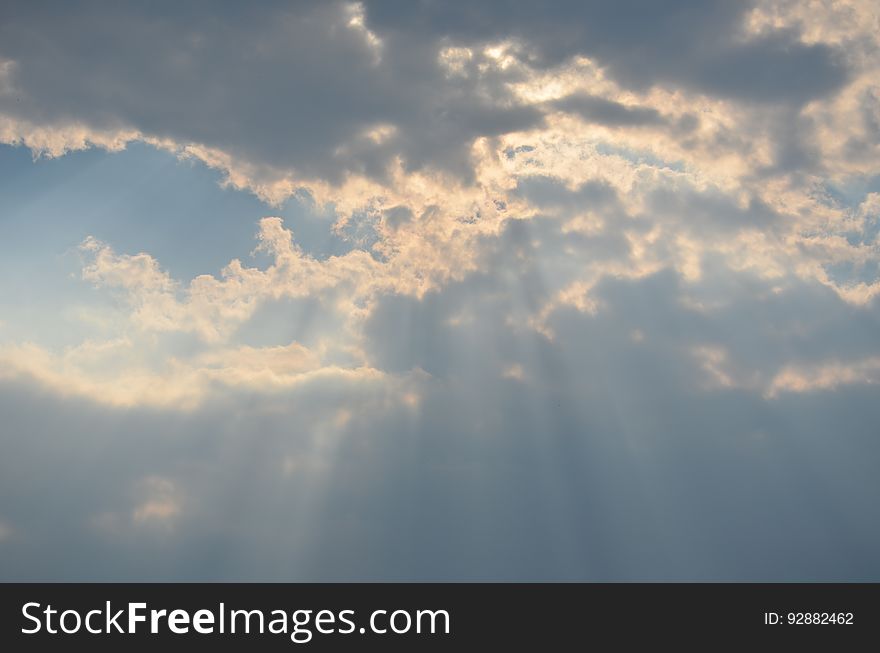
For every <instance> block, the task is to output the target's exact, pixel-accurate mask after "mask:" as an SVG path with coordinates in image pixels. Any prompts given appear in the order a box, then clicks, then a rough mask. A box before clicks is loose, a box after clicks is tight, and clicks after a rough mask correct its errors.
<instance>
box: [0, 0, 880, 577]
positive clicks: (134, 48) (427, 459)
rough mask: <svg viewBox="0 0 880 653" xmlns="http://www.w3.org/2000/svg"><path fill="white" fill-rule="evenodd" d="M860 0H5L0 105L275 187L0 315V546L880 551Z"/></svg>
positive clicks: (87, 248)
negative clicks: (43, 329) (74, 302)
mask: <svg viewBox="0 0 880 653" xmlns="http://www.w3.org/2000/svg"><path fill="white" fill-rule="evenodd" d="M866 7H867V9H866ZM869 10H870V4H867V5H863V4H860V3H837V4H835V5H833V6H832V5H826V4H825V3H819V4H815V3H812V4H811V5H810V7H808V8H806V9H805V8H803V7H800V6H799V5H798V4H797V3H794V4H792V3H787V2H760V3H758V2H755V3H730V2H720V1H719V2H708V3H707V2H699V3H697V2H691V1H689V0H688V1H681V2H672V3H662V4H661V3H654V2H637V1H632V2H629V1H628V2H624V3H622V4H620V3H618V4H615V5H613V6H612V5H610V4H609V3H599V2H556V3H549V4H547V3H542V4H538V3H526V2H519V1H518V0H517V1H514V0H511V1H509V2H502V3H470V4H468V5H453V4H449V3H436V2H427V3H386V2H382V3H373V2H364V3H360V4H353V3H341V2H324V3H312V2H306V3H298V4H295V5H289V4H282V3H277V4H275V3H268V4H261V5H259V6H246V7H245V6H238V5H236V6H231V5H224V6H223V8H222V10H220V9H217V8H216V6H215V5H213V4H212V5H211V6H210V7H209V6H208V5H200V4H195V5H189V6H187V7H176V8H170V7H162V8H155V7H152V8H151V7H144V6H141V5H134V4H115V5H113V6H112V7H100V8H98V7H97V6H92V5H86V6H83V7H72V6H70V5H67V4H64V5H59V6H58V7H57V8H55V9H53V11H45V10H41V11H35V10H34V9H33V8H32V6H31V4H25V3H22V4H11V3H6V4H4V6H3V8H2V9H0V12H2V13H0V26H2V27H0V141H3V142H5V143H10V144H14V145H23V146H25V147H28V148H30V149H31V150H32V152H33V153H34V155H35V156H36V157H37V158H39V157H44V158H46V157H59V156H62V155H64V154H65V153H66V152H68V151H71V150H81V149H87V148H91V147H96V148H102V149H104V150H107V151H108V153H105V154H104V156H105V157H108V158H107V159H106V160H107V161H110V162H113V161H118V160H120V159H113V158H112V157H113V156H114V155H113V154H111V153H112V152H116V151H119V150H121V149H124V148H125V147H126V145H127V144H128V143H130V142H132V141H142V142H144V143H146V144H148V145H149V146H150V147H151V148H153V149H155V150H159V151H160V152H161V153H163V154H162V155H161V156H165V157H167V159H168V160H169V162H172V161H173V158H174V157H177V159H182V160H189V161H195V162H196V163H197V167H198V165H202V164H204V165H206V166H208V167H211V168H214V169H218V170H220V171H221V172H222V179H223V183H224V184H225V185H226V186H227V187H228V188H230V189H231V190H230V191H229V193H230V194H231V195H230V196H235V195H234V193H235V192H236V191H240V190H245V191H248V192H251V193H254V194H255V195H257V197H259V198H260V199H261V200H263V201H264V202H265V203H267V204H272V206H271V208H270V207H268V206H266V207H262V206H261V207H260V208H259V211H260V212H258V213H254V214H253V215H249V216H247V218H246V219H248V220H253V221H255V232H256V236H255V239H254V241H252V242H250V243H246V242H242V243H240V244H239V247H238V250H237V251H236V252H233V253H232V254H226V253H224V254H223V255H222V258H220V259H218V258H217V257H213V258H211V260H212V261H222V262H224V263H225V265H223V266H222V267H221V266H220V264H219V263H218V264H217V267H216V268H215V269H204V270H202V269H200V270H198V271H197V273H196V274H190V273H189V272H187V273H184V274H181V273H180V271H179V270H180V269H181V267H183V266H181V265H179V264H180V262H181V260H183V259H186V260H187V261H190V259H192V258H194V257H192V256H190V254H192V252H193V251H194V250H195V249H196V248H202V247H209V246H210V243H211V242H212V241H211V238H210V236H211V231H210V230H211V228H212V227H211V221H210V218H211V217H212V216H211V215H207V216H204V215H203V216H200V222H199V227H198V228H193V229H192V230H190V231H188V232H187V234H188V235H187V237H186V238H184V239H182V241H183V242H181V243H180V245H179V247H177V248H170V249H167V250H163V252H160V253H157V252H156V251H155V248H153V247H150V246H148V245H143V246H141V245H140V244H139V243H135V244H132V240H134V239H133V238H129V239H127V240H126V239H125V238H121V237H120V235H119V231H117V232H116V233H115V234H114V233H113V232H112V230H105V231H109V232H110V233H109V235H104V234H99V233H96V232H95V231H92V232H91V233H92V235H91V236H89V237H86V238H85V239H84V240H82V241H81V242H80V243H79V247H78V248H76V246H77V242H76V241H73V242H70V243H68V244H67V245H66V246H69V247H71V248H72V250H71V251H75V253H76V255H77V256H78V257H79V261H80V266H79V268H78V269H77V270H76V271H75V274H74V275H73V277H74V278H73V279H72V280H70V284H69V286H68V287H66V288H68V290H69V289H70V288H74V287H75V288H76V289H77V293H80V292H81V293H82V301H81V304H80V305H78V306H77V310H75V311H62V310H61V309H60V308H58V307H57V306H56V303H57V302H56V303H53V302H55V300H56V299H57V298H55V299H53V298H51V297H47V296H42V295H41V296H37V295H36V294H35V295H34V297H33V302H34V303H35V304H39V305H41V306H42V307H43V308H44V313H43V314H48V315H53V316H57V319H58V325H57V329H56V330H57V331H59V332H60V331H62V330H63V329H67V328H68V327H75V328H71V329H70V334H71V335H70V337H69V338H67V339H66V340H65V341H63V342H57V341H51V339H47V338H45V337H41V335H40V333H38V332H36V331H35V332H34V335H32V336H28V337H27V338H26V337H25V336H22V334H24V333H28V331H27V326H28V325H27V324H22V325H21V326H20V327H19V328H18V330H17V331H14V332H11V331H10V332H9V333H13V335H6V334H7V331H6V324H5V323H6V322H7V321H9V320H7V319H6V318H5V317H4V325H3V328H4V331H3V333H2V334H0V335H2V336H3V340H2V341H0V388H2V390H0V412H2V414H3V415H4V421H5V423H6V425H7V428H4V429H3V430H0V446H2V450H3V451H4V452H13V454H14V455H8V456H2V457H0V497H2V498H0V516H2V522H0V539H2V540H3V542H2V546H3V547H4V559H5V560H11V561H14V564H13V565H4V566H3V567H2V568H0V576H2V577H3V578H8V579H13V578H25V579H49V578H51V579H60V578H63V579H72V578H80V579H99V578H100V579H104V578H112V579H124V580H131V579H153V580H156V579H160V578H171V579H178V580H182V579H187V580H189V579H212V580H218V579H237V580H241V579H249V580H256V579H274V580H278V579H292V580H315V579H321V580H330V579H349V580H353V579H358V580H360V579H364V580H366V579H371V580H392V579H405V580H413V579H426V580H427V579H431V580H450V579H467V580H477V579H494V580H548V579H565V580H573V579H580V580H634V579H636V580H659V579H666V580H685V579H688V580H710V579H711V580H812V579H815V580H865V579H870V578H875V577H877V575H878V573H880V569H878V566H877V562H876V555H873V552H874V551H875V550H876V547H877V545H878V544H880V531H878V529H877V527H876V525H875V523H874V522H872V521H871V520H870V519H867V518H866V515H869V514H871V509H872V506H871V505H870V498H871V497H874V496H876V494H877V490H878V487H877V480H876V474H875V473H874V470H873V469H872V468H871V466H870V464H869V463H870V461H871V460H873V459H875V457H876V456H875V454H876V453H877V443H876V438H875V437H873V436H874V433H873V431H872V430H871V427H872V425H873V424H875V423H876V421H877V417H878V415H877V402H876V401H874V400H873V396H872V394H871V393H872V392H873V391H875V388H874V386H875V385H876V382H877V368H878V366H877V360H878V358H880V350H878V340H877V337H876V333H877V327H878V323H880V267H878V260H880V250H878V248H880V242H878V240H877V224H878V201H877V198H878V194H877V192H876V191H877V190H878V189H877V187H876V186H877V184H876V169H877V165H878V162H880V149H878V139H877V138H876V131H877V130H876V127H877V120H875V118H876V117H877V116H876V115H875V114H876V111H875V109H876V102H875V101H874V100H876V98H877V97H880V96H878V94H877V89H876V79H877V77H876V74H877V71H878V70H880V57H878V54H877V53H878V52H880V50H878V49H877V48H876V33H874V32H872V31H871V30H870V29H869V28H868V27H866V25H867V23H869V21H867V19H866V16H867V15H869V14H870V11H869ZM206 12H208V13H210V15H211V19H210V20H206V18H205V13H206ZM866 12H867V13H866ZM230 44H235V45H234V47H232V46H231V45H230ZM199 162H200V163H199ZM45 163H46V162H45V161H39V160H38V161H36V163H35V165H43V164H45ZM170 164H171V165H178V166H179V167H178V168H174V170H177V171H179V172H178V174H180V175H181V176H184V175H185V174H186V173H185V172H183V171H184V170H191V169H192V167H191V166H184V165H180V163H179V162H178V163H177V164H173V163H170ZM7 183H12V182H7ZM70 183H75V181H73V182H70ZM150 183H153V182H152V181H151V180H149V179H145V180H144V184H150ZM155 192H156V193H161V192H162V188H160V187H157V188H156V189H155ZM194 192H195V191H194ZM62 195H63V194H62ZM200 199H201V197H200V196H198V195H194V197H193V198H192V205H193V206H196V207H198V206H200ZM114 206H115V205H114ZM151 206H152V205H151ZM187 206H189V205H187ZM291 206H294V207H295V208H296V210H295V211H290V210H288V209H289V208H290V207H291ZM119 207H120V210H122V211H125V210H126V207H125V205H124V202H120V203H119ZM263 209H265V210H263ZM17 210H18V209H16V206H15V205H12V206H11V209H10V212H9V214H10V216H12V217H10V224H12V223H13V221H14V220H16V219H22V217H21V216H22V215H28V216H30V217H29V219H33V220H37V221H38V222H37V224H38V226H39V227H40V228H41V229H43V230H49V229H51V228H52V227H51V225H52V224H53V220H55V221H57V220H61V219H64V220H68V219H69V220H72V221H75V220H78V219H81V216H80V215H78V214H75V212H71V215H63V216H54V217H53V218H51V219H50V218H49V217H47V216H45V215H44V214H45V211H44V210H42V209H41V210H40V211H36V212H32V213H28V214H22V213H19V212H16V211H17ZM193 210H198V209H197V208H196V209H193ZM62 212H63V211H62ZM81 212H82V211H80V213H81ZM282 215H284V216H285V217H284V218H282V217H280V216H282ZM303 216H305V217H303ZM240 217H241V218H244V216H238V214H236V219H239V218H240ZM159 219H166V218H164V217H163V216H157V220H159ZM309 220H315V221H317V220H320V221H322V222H321V229H320V231H321V235H322V236H323V235H326V236H327V238H328V239H330V238H332V239H333V242H334V246H333V247H332V248H328V247H325V248H322V247H320V246H319V245H317V244H316V240H319V239H316V238H314V237H309V234H308V221H309ZM89 228H91V227H89ZM83 229H86V227H85V226H83ZM304 230H305V233H306V235H305V237H304V236H303V233H304ZM123 231H124V230H123ZM325 232H326V234H325ZM85 233H89V232H85ZM169 233H170V232H169ZM175 233H177V232H175ZM81 238H82V236H78V237H77V239H81ZM121 241H124V242H121ZM52 242H53V243H54V242H55V241H54V240H53V241H52ZM39 247H43V248H44V249H48V248H49V247H48V245H45V244H42V245H41V244H35V245H34V248H35V250H36V249H37V248H39ZM53 247H54V245H53ZM43 254H44V255H47V254H46V253H45V252H43ZM53 254H57V252H53ZM218 256H219V254H218ZM200 260H201V259H200ZM17 265H18V263H17V259H16V261H13V262H11V263H10V264H9V265H8V267H7V268H5V270H7V272H6V273H5V274H6V278H5V280H4V281H3V283H6V284H7V285H12V284H14V283H16V279H17V278H20V277H21V276H22V275H21V272H20V270H19V269H18V267H16V266H17ZM195 265H196V264H195V263H192V265H190V266H189V267H186V269H187V270H191V268H192V267H193V266H195ZM16 275H17V276H16ZM78 297H79V295H78ZM78 301H79V300H78ZM21 315H24V313H21V312H20V313H18V314H16V315H14V316H13V318H12V319H13V320H21V319H24V318H21V317H20V316H21ZM31 319H33V318H31ZM25 321H26V320H25ZM83 333H85V335H84V336H83V337H79V334H83ZM829 524H831V525H833V528H831V527H829ZM8 533H12V535H8ZM58 542H62V543H64V547H63V549H64V550H63V551H62V550H60V549H61V548H62V547H60V546H58V545H57V544H55V543H58ZM352 542H358V547H359V550H358V555H357V556H354V555H352V550H351V543H352ZM793 551H794V552H795V553H792V552H793ZM829 551H832V552H834V555H829V554H828V552H829ZM47 561H48V562H47Z"/></svg>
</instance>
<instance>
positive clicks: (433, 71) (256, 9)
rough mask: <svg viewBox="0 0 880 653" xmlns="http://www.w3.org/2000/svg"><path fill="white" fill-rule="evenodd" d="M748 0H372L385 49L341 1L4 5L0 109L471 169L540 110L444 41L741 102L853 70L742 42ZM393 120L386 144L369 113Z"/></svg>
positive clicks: (582, 103)
mask: <svg viewBox="0 0 880 653" xmlns="http://www.w3.org/2000/svg"><path fill="white" fill-rule="evenodd" d="M747 7H748V5H747V3H730V2H721V1H713V2H709V3H706V2H693V1H692V0H685V1H678V2H674V3H662V4H660V3H655V2H643V1H635V0H633V1H631V2H624V3H615V4H614V5H613V6H611V5H609V4H608V3H605V2H558V3H552V4H550V5H548V4H547V3H540V4H536V3H532V2H520V1H511V2H501V3H468V4H467V6H464V5H456V4H449V3H434V2H429V3H410V2H405V3H386V2H382V3H369V2H368V3H366V5H365V16H364V20H365V24H366V25H367V26H368V27H369V28H371V29H372V30H374V32H375V36H376V37H377V38H378V39H380V40H381V42H382V45H381V48H380V49H377V48H376V47H375V45H374V44H373V43H371V37H370V36H369V35H368V34H367V33H366V32H365V31H364V30H363V29H361V28H359V27H357V26H351V25H349V22H350V20H351V18H352V16H353V14H352V13H351V11H350V10H349V9H347V8H346V5H344V4H342V3H338V2H331V3H313V2H303V3H295V4H293V5H289V4H282V3H277V4H276V3H270V4H267V3H260V4H259V5H254V6H246V7H245V6H226V5H224V9H223V11H218V10H217V8H216V5H214V4H199V3H194V4H189V5H188V6H187V7H186V8H181V7H177V6H176V5H174V6H171V5H166V4H162V5H155V4H154V5H150V7H145V6H143V5H139V4H122V3H114V4H113V5H105V4H100V3H99V4H78V5H77V7H76V8H73V7H71V6H70V5H69V4H67V3H48V4H34V3H6V4H5V5H4V8H3V10H2V12H3V13H2V20H0V57H3V58H6V59H8V60H11V61H14V62H15V64H14V66H13V67H12V68H11V69H10V71H11V73H10V74H11V78H10V79H11V83H12V87H13V89H14V91H13V92H12V93H9V94H6V95H5V96H2V97H0V111H2V112H3V113H5V114H7V115H10V116H14V117H18V118H22V119H26V120H29V121H32V122H34V123H36V124H38V125H59V124H66V123H84V124H87V125H90V126H91V127H93V128H100V129H108V128H109V129H113V128H134V129H138V130H141V131H143V132H145V133H147V134H149V135H152V136H156V137H161V138H171V139H175V140H177V141H179V142H183V143H188V142H196V143H201V144H204V145H207V146H210V147H216V148H220V149H221V150H223V151H225V152H226V153H228V154H231V155H233V156H236V157H238V158H240V159H242V160H245V161H249V162H251V163H254V164H256V165H259V166H269V167H270V168H274V169H280V170H289V169H291V168H293V169H295V170H297V171H298V172H299V173H300V174H304V175H307V176H317V177H320V178H323V179H327V180H331V181H339V180H340V179H341V178H342V177H343V176H344V175H345V174H347V173H358V174H365V175H367V176H370V177H373V178H377V179H382V178H384V175H385V173H386V170H387V166H388V164H389V163H390V162H392V161H394V160H395V158H396V157H398V156H399V157H401V159H402V161H403V162H404V164H405V165H406V166H407V167H408V168H410V169H421V168H424V167H433V168H440V169H443V170H447V171H451V172H454V173H455V174H458V175H460V176H462V177H464V178H468V177H469V175H470V170H471V162H470V160H469V147H470V145H471V143H472V142H473V141H474V139H476V138H477V137H480V136H487V137H492V136H496V135H499V134H504V133H508V132H512V131H517V130H521V129H527V128H529V127H534V126H536V125H538V124H540V123H541V121H542V119H543V117H542V112H543V109H542V108H540V107H538V106H528V105H526V104H523V103H522V102H520V101H517V100H515V99H514V97H513V96H512V95H511V93H510V91H509V89H508V88H507V86H506V82H509V81H515V80H516V78H517V75H518V74H519V73H518V72H517V71H516V70H513V69H510V70H501V69H498V68H497V67H495V68H492V67H490V68H487V69H483V70H482V72H479V71H477V70H476V68H474V66H475V65H476V63H477V61H474V62H471V64H470V65H471V68H469V70H470V72H471V73H473V74H468V75H458V76H455V75H453V76H449V75H447V74H446V71H445V70H444V69H443V68H442V66H441V65H440V63H439V62H438V53H439V52H440V50H441V49H442V48H443V47H446V46H447V45H450V44H463V45H469V46H480V45H483V44H486V43H489V42H492V41H494V40H498V39H514V40H516V41H517V42H519V43H520V44H521V51H520V52H519V55H518V56H519V58H520V59H521V61H522V62H523V63H524V64H525V65H527V66H530V67H533V68H541V67H546V66H552V65H557V64H559V63H561V62H563V61H564V60H566V59H568V58H570V57H572V56H574V55H577V54H584V55H587V56H590V57H595V58H596V60H597V61H598V63H599V64H600V65H601V66H602V67H604V68H606V69H607V70H608V71H609V72H610V74H611V75H612V77H614V78H615V79H616V80H617V81H618V82H620V83H621V84H623V85H624V86H629V87H632V88H637V89H645V88H648V87H650V86H652V85H656V84H663V85H666V86H676V85H680V86H682V87H685V88H692V89H695V90H698V91H701V92H705V93H708V94H711V95H717V96H721V97H729V98H734V99H738V100H742V101H747V102H757V103H783V104H788V105H793V106H799V105H801V104H802V103H804V102H806V101H808V100H811V99H814V98H817V97H822V96H826V95H828V94H830V93H833V92H834V91H835V90H836V89H838V88H839V87H840V86H841V84H842V83H843V82H844V81H845V80H846V78H847V71H846V68H845V66H844V64H843V63H842V59H841V57H840V56H839V53H838V52H836V51H835V50H834V49H832V48H831V47H830V46H826V45H822V44H815V45H805V44H802V43H800V42H799V41H798V40H797V35H796V34H794V33H791V32H789V31H784V32H774V33H771V34H769V35H767V36H762V37H760V38H753V39H751V40H745V41H742V40H741V39H739V36H740V34H741V31H742V30H741V22H742V18H743V15H744V12H745V11H746V9H747ZM558 106H559V107H561V108H565V109H567V110H572V111H576V112H579V113H581V114H583V115H585V116H586V117H588V118H589V119H591V120H595V121H597V122H600V123H603V124H608V125H617V126H620V125H636V124H654V125H658V124H659V123H660V122H662V118H661V116H659V115H658V114H657V113H656V111H655V110H653V109H651V108H648V107H629V108H624V107H621V106H619V105H616V104H615V103H613V102H611V101H608V100H603V99H600V98H590V97H588V96H582V97H573V98H569V99H567V100H564V101H562V102H561V103H560V104H558ZM383 125H385V126H387V125H390V126H393V127H394V128H395V130H396V131H394V132H392V133H388V134H386V136H385V139H384V140H381V139H379V140H376V139H372V138H370V137H369V136H368V135H367V134H368V132H369V131H370V130H371V129H373V128H375V127H377V126H383Z"/></svg>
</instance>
